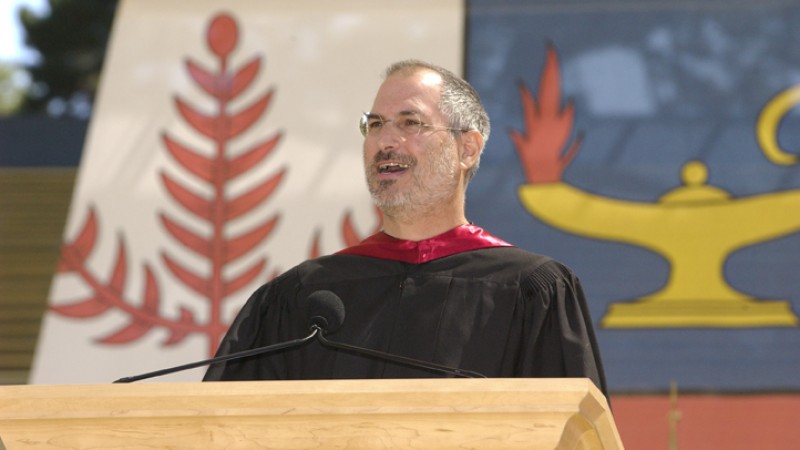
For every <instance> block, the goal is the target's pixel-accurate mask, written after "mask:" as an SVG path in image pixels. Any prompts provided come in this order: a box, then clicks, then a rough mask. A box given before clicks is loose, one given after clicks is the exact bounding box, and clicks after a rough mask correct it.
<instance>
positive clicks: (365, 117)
mask: <svg viewBox="0 0 800 450" xmlns="http://www.w3.org/2000/svg"><path fill="white" fill-rule="evenodd" d="M409 116H416V117H419V113H417V112H415V111H410V112H402V113H400V114H399V115H398V117H399V118H402V117H409ZM370 119H378V121H379V122H380V123H381V129H383V126H384V125H386V124H387V123H390V122H392V123H394V126H395V127H397V129H398V130H400V131H401V132H402V133H404V134H405V135H407V136H419V135H420V134H422V129H423V128H424V129H426V130H430V131H437V130H438V131H451V132H457V133H466V132H467V131H471V130H469V129H463V130H462V129H459V128H451V127H447V126H444V125H432V124H428V123H425V122H423V121H422V120H421V119H420V120H418V122H419V124H415V125H414V126H418V127H419V130H417V132H416V133H413V132H409V131H407V130H406V129H405V128H403V127H402V126H401V125H398V124H397V120H398V119H397V118H394V119H388V120H387V119H384V118H383V116H381V115H380V114H376V113H372V112H364V113H363V114H362V115H361V119H360V120H359V123H358V129H359V131H361V135H362V136H364V139H366V138H367V137H369V135H370V133H369V127H368V125H369V120H370Z"/></svg>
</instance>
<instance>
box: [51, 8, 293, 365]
mask: <svg viewBox="0 0 800 450" xmlns="http://www.w3.org/2000/svg"><path fill="white" fill-rule="evenodd" d="M206 39H207V44H208V47H209V49H210V50H211V52H212V53H213V54H214V56H215V57H216V58H217V60H218V64H217V68H216V69H215V70H208V69H206V68H204V67H202V66H201V65H200V64H198V63H195V62H193V61H191V60H187V62H186V68H187V71H188V73H189V75H190V76H191V79H192V80H193V81H194V83H196V84H197V85H198V86H199V87H200V88H201V89H202V90H203V91H204V92H205V93H206V94H208V95H209V96H210V97H211V98H212V99H213V101H214V103H215V111H214V112H212V113H203V112H201V111H199V110H197V109H196V108H194V107H193V106H191V105H189V104H188V103H187V102H185V101H184V100H182V99H180V98H176V99H175V105H176V108H177V110H178V112H179V114H180V116H181V117H182V118H183V120H185V121H186V123H187V124H188V125H189V126H190V127H191V128H192V129H193V130H194V131H196V132H197V133H199V134H200V135H201V136H203V137H204V138H206V139H208V140H210V141H211V142H212V143H213V147H214V153H213V155H210V156H209V155H206V154H204V153H203V152H201V151H199V150H198V149H193V148H190V147H188V146H186V145H184V144H182V143H180V142H178V141H177V140H176V139H174V138H173V137H171V136H170V135H169V134H167V133H164V134H163V136H162V139H163V142H164V146H165V148H166V149H167V151H168V152H169V154H170V155H171V156H172V158H173V159H174V160H175V161H176V162H177V163H178V164H179V165H180V167H181V168H182V169H183V170H185V171H186V172H187V173H189V174H191V175H192V176H193V177H195V178H196V179H197V180H199V181H200V182H201V183H204V184H205V185H206V186H207V187H208V189H207V190H206V191H207V192H209V193H210V194H208V193H201V192H197V191H195V190H192V189H191V188H189V187H187V186H184V185H182V184H181V183H180V182H178V181H177V180H176V179H175V178H174V177H173V176H171V175H170V174H168V173H161V181H162V183H163V185H164V187H165V189H166V191H167V193H168V194H169V197H170V198H171V199H173V200H174V201H175V202H176V203H177V204H178V205H180V207H182V208H183V209H185V210H186V211H187V212H189V213H190V214H191V215H192V216H194V217H195V218H197V219H198V222H199V223H200V224H202V225H204V228H205V230H204V232H202V231H201V232H198V231H195V230H194V229H196V228H197V227H194V229H193V228H189V227H188V226H187V225H186V224H182V223H180V222H179V221H178V220H177V219H175V218H174V217H172V216H170V215H169V214H167V213H166V212H162V213H161V214H160V220H161V223H162V224H163V226H164V228H165V229H166V231H167V233H168V234H169V236H171V237H172V238H174V240H175V241H176V242H178V243H179V244H180V245H182V246H183V247H185V248H186V249H188V250H190V251H191V252H193V253H194V254H196V255H198V256H199V257H200V258H201V259H202V260H204V261H207V263H208V266H209V267H208V270H207V271H205V272H197V271H196V270H193V269H191V268H189V267H188V266H187V265H186V264H184V263H182V262H181V261H180V260H179V259H178V258H176V257H175V256H173V255H170V254H169V253H168V252H166V251H162V252H161V258H162V260H163V263H164V265H165V266H166V267H167V268H168V270H169V272H170V273H171V274H172V275H173V276H174V277H175V278H176V279H177V280H179V281H180V282H181V283H182V284H183V285H184V286H186V287H188V288H189V289H191V290H192V291H194V292H196V293H197V294H198V295H199V296H201V297H202V298H203V299H204V300H205V301H206V303H207V307H208V311H209V314H208V319H207V320H205V321H203V322H199V321H198V319H197V318H196V317H195V316H194V314H193V313H192V311H191V310H190V309H189V308H186V307H180V308H179V309H180V312H179V314H178V317H177V318H168V317H167V316H166V315H162V311H161V310H160V309H161V297H160V294H159V285H158V281H157V279H156V277H155V276H154V274H153V271H152V269H151V267H150V265H149V264H147V263H145V264H144V272H145V286H144V289H143V291H142V292H143V294H142V297H143V298H142V299H141V300H140V301H138V302H134V301H129V300H128V299H126V298H125V290H126V289H125V288H126V275H127V258H126V249H125V239H124V237H122V236H120V238H119V241H118V245H117V248H118V251H117V256H116V262H115V264H114V265H113V269H112V272H111V274H110V275H109V278H108V280H102V279H101V278H99V277H98V276H96V275H95V274H93V273H92V272H91V271H90V270H89V269H88V267H87V264H86V263H87V260H88V258H89V255H90V254H91V253H92V251H93V249H94V246H95V243H96V238H97V231H98V224H97V214H96V213H95V211H94V209H93V208H92V209H90V211H89V214H88V218H87V219H86V221H85V223H84V225H83V227H82V229H81V231H80V233H79V235H78V237H77V238H76V239H75V240H74V241H72V242H68V243H65V244H64V246H63V248H62V255H61V260H60V263H59V267H58V271H59V272H71V273H75V274H77V275H79V276H80V278H81V279H82V280H83V282H84V283H85V284H86V285H87V286H88V287H89V288H90V289H91V295H90V296H89V297H88V298H84V299H82V300H79V301H77V302H74V303H71V304H67V305H59V306H53V307H52V308H51V309H52V310H53V311H55V312H56V313H58V314H61V315H64V316H68V317H74V318H86V317H92V316H97V315H100V314H103V313H105V312H106V311H108V310H109V309H112V308H113V309H115V310H117V311H120V312H123V313H124V314H125V315H126V317H127V323H126V324H125V325H123V326H122V327H120V328H119V329H117V330H115V331H113V332H112V333H111V334H109V335H107V336H104V337H102V338H100V339H99V341H100V342H101V343H105V344H123V343H129V342H132V341H134V340H137V339H139V338H140V337H142V336H143V335H144V334H146V333H147V332H149V331H150V330H153V329H155V328H162V329H165V330H167V331H168V338H167V340H166V341H165V342H164V343H163V345H166V346H169V345H175V344H177V343H179V342H181V341H183V340H184V339H185V338H186V337H187V336H188V335H190V334H201V335H204V336H205V337H206V338H207V342H208V349H209V354H213V353H214V352H215V351H216V348H217V345H218V344H219V341H220V338H221V336H222V334H223V333H224V332H225V330H226V329H227V327H228V324H227V323H225V322H223V319H222V310H223V304H224V302H225V301H226V300H228V299H230V298H232V296H233V294H235V293H237V292H239V291H240V290H241V289H242V288H244V287H245V286H247V285H248V284H249V283H251V282H253V281H255V280H257V279H258V278H259V277H262V276H263V275H262V274H263V273H264V270H265V268H266V265H267V261H266V258H263V257H262V258H259V259H257V260H256V262H254V263H252V264H250V265H249V266H248V267H245V268H244V269H243V270H240V272H239V273H238V274H236V275H233V276H229V275H227V273H228V272H229V270H226V269H227V268H228V267H229V266H230V265H231V264H232V263H234V262H236V261H238V260H240V259H241V258H242V257H244V256H245V255H246V254H248V253H251V252H253V251H254V249H256V248H257V247H258V245H259V244H262V243H263V242H264V241H265V240H266V239H267V238H268V237H269V236H270V234H271V233H272V231H273V230H274V228H275V225H276V224H277V222H278V215H275V216H273V217H272V218H269V219H267V220H265V221H264V222H261V223H259V224H257V225H256V226H254V227H252V228H251V229H249V230H246V231H244V232H241V233H239V234H235V235H234V234H233V233H232V232H231V229H230V225H231V224H233V223H234V222H235V221H236V220H237V219H240V218H242V217H244V216H245V215H246V214H248V213H250V212H252V211H253V209H254V208H256V207H258V206H260V205H261V204H263V203H264V202H266V201H267V200H268V199H269V198H270V196H271V195H272V194H273V192H274V191H275V189H276V188H277V187H278V186H279V185H280V183H281V181H282V179H283V177H284V175H285V173H286V169H281V170H279V171H277V173H275V174H274V175H272V176H271V177H269V178H268V179H266V180H264V181H262V182H260V183H258V184H257V185H255V186H251V187H250V188H249V189H246V191H245V192H244V193H241V194H238V195H235V196H232V195H231V194H230V189H229V187H230V183H231V182H232V181H233V180H234V179H236V178H237V177H240V176H241V175H243V174H245V173H248V172H249V171H251V170H252V169H254V168H255V167H257V166H258V165H259V164H261V163H262V162H263V161H264V160H265V159H266V158H267V156H269V155H270V153H271V152H272V151H273V150H274V149H275V147H276V146H277V144H278V142H279V141H280V138H281V135H280V133H278V134H276V135H275V136H273V137H270V138H268V139H266V140H264V141H262V142H260V143H258V144H257V145H255V146H253V147H252V148H249V149H246V150H244V151H237V149H235V148H234V147H233V146H232V145H231V141H232V140H233V139H234V138H236V137H239V136H240V135H242V134H243V133H245V132H246V131H247V130H248V129H250V127H251V126H252V125H253V124H254V123H255V122H256V120H258V119H259V118H260V117H261V116H262V115H263V114H264V112H265V110H266V109H267V107H268V106H269V103H270V99H271V97H272V91H271V90H270V91H268V92H266V93H265V94H263V95H261V96H260V97H259V98H258V99H257V100H255V101H254V102H253V103H251V104H250V105H247V106H245V107H243V108H241V109H240V110H238V111H231V109H232V108H231V107H230V103H231V101H233V100H235V99H236V98H238V97H239V96H240V95H241V94H242V93H243V92H244V91H245V89H246V88H248V87H249V86H250V85H251V84H252V83H253V81H254V80H255V78H256V75H257V74H258V72H259V69H260V67H261V58H260V57H254V58H252V59H251V60H250V61H249V62H248V63H246V64H244V65H243V66H241V67H240V68H238V69H236V70H230V69H229V67H228V57H229V56H230V54H231V52H232V51H233V50H234V48H235V47H236V45H237V43H238V39H239V37H238V26H237V24H236V21H235V20H234V19H233V17H231V16H230V15H227V14H219V15H217V16H215V17H214V18H213V19H212V21H211V23H210V25H209V27H208V30H207V33H206Z"/></svg>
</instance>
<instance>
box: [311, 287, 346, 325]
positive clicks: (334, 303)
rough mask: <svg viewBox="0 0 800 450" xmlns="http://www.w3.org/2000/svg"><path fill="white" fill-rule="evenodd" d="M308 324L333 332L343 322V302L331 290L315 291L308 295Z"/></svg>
mask: <svg viewBox="0 0 800 450" xmlns="http://www.w3.org/2000/svg"><path fill="white" fill-rule="evenodd" d="M307 313H308V316H307V317H308V326H309V327H311V326H313V325H317V326H318V327H320V328H322V330H323V331H325V332H326V333H335V332H336V331H338V330H339V327H341V326H342V323H343V322H344V303H343V302H342V299H341V298H339V296H338V295H336V294H334V293H333V292H331V291H316V292H313V293H312V294H311V295H309V296H308V309H307Z"/></svg>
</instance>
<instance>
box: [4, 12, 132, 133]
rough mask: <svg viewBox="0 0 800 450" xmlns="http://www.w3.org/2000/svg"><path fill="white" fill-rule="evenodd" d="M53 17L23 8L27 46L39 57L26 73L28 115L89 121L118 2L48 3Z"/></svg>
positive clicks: (22, 18)
mask: <svg viewBox="0 0 800 450" xmlns="http://www.w3.org/2000/svg"><path fill="white" fill-rule="evenodd" d="M49 4H50V13H49V14H47V15H44V16H38V15H36V13H34V12H33V11H31V10H29V9H27V8H23V9H22V10H21V11H20V20H21V22H22V25H23V27H24V28H25V32H26V37H25V42H26V43H27V44H28V46H30V47H31V48H32V49H34V50H36V51H38V52H39V55H40V58H39V61H38V62H36V63H35V64H33V65H31V66H30V67H28V68H27V70H28V72H29V73H30V75H31V81H32V83H31V87H30V89H29V90H28V95H27V98H26V102H25V106H24V108H25V110H28V111H47V113H48V114H50V115H53V116H72V117H77V118H81V119H88V117H89V114H90V112H91V108H92V103H93V102H94V96H95V92H96V90H97V85H98V82H99V79H100V72H101V69H102V67H103V59H104V56H105V50H106V44H107V43H108V37H109V34H110V31H111V24H112V22H113V19H114V13H115V11H116V7H117V1H116V0H49Z"/></svg>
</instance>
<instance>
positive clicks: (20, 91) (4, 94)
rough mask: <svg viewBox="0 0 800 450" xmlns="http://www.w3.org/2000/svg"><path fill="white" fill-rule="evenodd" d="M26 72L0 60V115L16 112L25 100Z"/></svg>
mask: <svg viewBox="0 0 800 450" xmlns="http://www.w3.org/2000/svg"><path fill="white" fill-rule="evenodd" d="M26 78H27V74H26V73H25V71H24V70H22V69H21V68H20V67H17V66H16V65H14V64H8V63H3V62H0V117H3V116H10V115H12V114H14V113H15V112H17V111H18V110H19V109H20V107H22V103H23V101H24V100H25V92H26V89H27V83H26V82H25V79H26Z"/></svg>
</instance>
